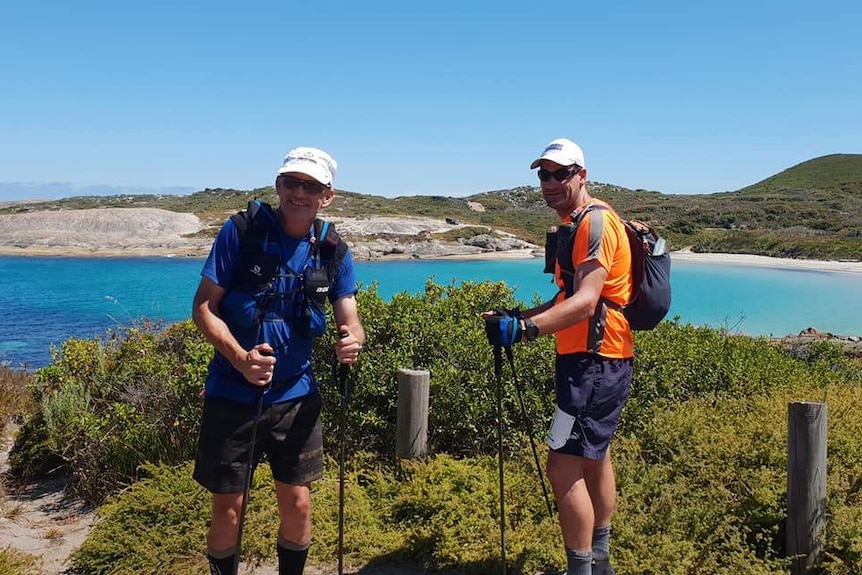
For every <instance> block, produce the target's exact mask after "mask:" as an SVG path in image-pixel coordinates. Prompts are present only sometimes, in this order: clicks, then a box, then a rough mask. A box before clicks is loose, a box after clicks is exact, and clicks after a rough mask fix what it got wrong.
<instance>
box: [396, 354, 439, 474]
mask: <svg viewBox="0 0 862 575" xmlns="http://www.w3.org/2000/svg"><path fill="white" fill-rule="evenodd" d="M430 382H431V372H429V371H428V370H427V369H399V370H398V414H397V418H396V421H395V454H396V455H397V456H398V457H400V458H402V459H411V458H414V457H423V456H424V455H425V454H426V453H427V452H428V389H429V386H430Z"/></svg>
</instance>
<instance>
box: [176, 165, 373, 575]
mask: <svg viewBox="0 0 862 575" xmlns="http://www.w3.org/2000/svg"><path fill="white" fill-rule="evenodd" d="M336 169H337V164H336V162H335V160H334V159H332V158H331V157H330V156H329V155H328V154H327V153H326V152H324V151H322V150H319V149H316V148H295V149H293V150H291V151H290V152H289V153H288V154H287V156H286V157H285V160H284V164H283V166H282V167H281V169H279V171H278V175H277V177H276V180H275V189H276V192H277V193H278V198H279V207H278V209H275V210H273V209H271V208H269V206H267V205H266V204H256V205H255V206H256V207H257V208H258V209H256V213H254V214H252V213H251V212H252V210H251V209H250V210H249V212H248V213H246V218H245V219H236V218H231V219H229V220H228V221H226V222H225V224H224V225H223V226H222V228H221V230H220V232H219V234H218V237H217V238H216V240H215V242H214V243H213V246H212V249H211V251H210V254H209V258H208V259H207V261H206V263H205V264H204V268H203V271H202V272H201V276H202V277H201V282H200V285H199V286H198V289H197V293H196V294H195V298H194V307H193V311H192V318H193V320H194V322H195V325H197V326H198V328H199V329H200V330H201V332H203V334H204V335H205V337H206V338H207V339H208V340H209V341H210V342H211V343H212V344H213V346H214V347H215V355H214V357H213V360H212V362H211V363H210V368H209V375H208V377H207V381H206V402H205V405H204V414H203V419H202V425H201V435H200V440H199V445H198V454H197V457H196V460H195V470H194V477H195V479H196V480H197V481H198V482H199V483H200V484H201V485H203V486H204V487H205V488H206V489H207V490H209V491H210V492H211V493H212V521H211V523H210V529H209V533H208V535H207V555H208V558H209V562H210V570H211V572H212V573H215V574H228V573H233V572H234V568H235V565H236V562H237V561H238V557H237V549H236V543H237V535H238V529H239V516H240V513H241V509H242V503H243V491H244V487H245V479H246V470H247V468H248V463H249V460H248V457H249V451H250V449H249V448H250V444H251V436H252V428H253V425H254V420H255V416H256V414H257V409H258V400H259V399H260V397H261V396H260V394H263V403H262V405H263V414H262V417H261V418H260V419H259V423H258V428H257V434H256V438H257V440H256V442H255V454H254V457H255V459H254V463H255V464H256V463H257V461H258V458H259V457H260V455H261V454H262V453H263V452H266V453H267V455H268V458H269V462H270V467H271V469H272V474H273V477H274V478H275V489H276V497H277V500H278V511H279V516H280V519H281V523H280V526H279V531H278V543H277V551H278V559H279V574H280V575H283V574H300V573H302V570H303V567H304V565H305V559H306V556H307V554H308V546H309V544H310V541H311V523H310V518H309V517H310V504H311V498H310V485H311V482H312V481H315V480H317V479H320V478H321V477H322V475H323V438H322V430H321V424H320V411H321V401H320V396H319V393H318V382H317V379H316V378H315V375H314V373H313V371H312V368H311V351H312V345H313V343H314V340H315V338H316V337H317V336H319V335H321V334H322V333H323V332H324V331H325V328H326V315H325V310H324V307H323V305H324V302H325V300H326V299H329V301H330V303H331V305H332V308H333V312H334V317H335V322H336V324H337V328H338V332H339V334H340V338H339V339H338V341H337V342H336V344H335V356H336V358H337V359H338V361H339V362H341V363H343V364H352V363H354V362H356V360H357V358H358V356H359V351H360V350H361V349H362V344H363V343H364V341H365V331H364V330H363V328H362V325H361V323H360V321H359V314H358V311H357V308H356V299H355V295H356V292H357V287H356V280H355V277H354V273H353V259H352V257H351V255H350V251H349V250H348V249H347V247H346V244H344V243H343V241H341V240H338V238H337V235H336V238H335V239H336V240H337V243H338V247H337V248H336V249H323V248H324V247H326V245H325V244H326V240H327V235H326V230H327V229H328V227H327V226H328V224H325V223H323V224H322V225H321V223H320V221H319V220H318V221H317V222H315V219H316V217H317V212H318V210H320V209H321V208H324V207H326V206H328V205H329V204H330V203H331V202H332V199H333V196H334V190H333V187H332V185H333V182H334V180H335V174H336ZM329 243H330V244H332V239H331V236H330V242H329ZM328 247H329V248H331V247H332V245H330V246H328Z"/></svg>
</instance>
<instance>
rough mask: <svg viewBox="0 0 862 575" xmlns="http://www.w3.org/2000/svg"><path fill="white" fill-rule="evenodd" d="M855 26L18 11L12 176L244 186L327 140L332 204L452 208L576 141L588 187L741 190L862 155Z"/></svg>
mask: <svg viewBox="0 0 862 575" xmlns="http://www.w3.org/2000/svg"><path fill="white" fill-rule="evenodd" d="M414 4H415V5H414ZM701 4H702V5H701ZM860 22H862V3H860V2H858V1H853V2H851V1H840V2H839V1H835V2H832V1H829V0H824V1H823V2H819V3H816V4H815V3H811V2H798V1H796V0H786V1H781V2H779V1H771V0H765V1H760V0H748V1H746V2H740V1H737V0H726V1H724V2H709V3H698V2H691V1H688V2H681V1H680V2H677V1H673V2H671V1H661V0H655V1H653V2H635V1H626V0H620V1H617V2H598V1H596V2H575V1H569V2H558V3H536V2H518V3H509V2H505V1H495V2H487V3H486V2H481V3H472V4H471V3H468V2H464V1H463V0H459V1H457V2H455V1H449V0H439V1H436V2H433V3H409V2H376V1H373V0H370V1H367V2H349V3H348V2H329V3H324V2H303V3H299V2H291V1H287V0H282V1H281V2H270V1H268V0H263V1H257V2H235V1H234V2H222V1H221V0H210V1H208V2H197V1H195V2H177V1H172V2H166V1H162V0H155V1H149V2H141V1H130V2H117V1H116V0H112V1H110V2H107V1H99V2H95V1H88V0H80V1H75V2H68V1H66V2H62V3H61V2H56V1H53V0H52V1H41V0H31V1H27V2H25V1H24V0H13V2H9V3H7V4H6V5H5V6H4V8H3V9H2V12H0V182H4V183H10V182H29V183H35V184H38V185H37V186H36V187H32V186H31V187H30V188H28V190H29V191H28V192H27V193H28V194H29V195H37V194H38V193H39V192H38V189H39V186H41V184H43V183H49V182H51V183H58V182H59V183H66V184H65V185H66V186H67V188H74V187H84V186H94V185H101V186H122V187H127V188H128V187H135V189H140V188H170V189H172V188H186V189H193V190H199V189H203V188H213V187H234V188H240V189H251V188H255V187H260V186H264V185H268V184H270V183H272V181H273V179H274V174H275V172H276V170H277V168H278V166H279V165H280V163H281V159H282V157H283V156H284V154H285V153H286V152H287V150H288V149H289V148H291V147H294V146H299V145H312V146H318V147H321V148H323V149H325V150H327V151H329V152H330V153H331V154H332V155H333V156H334V157H335V158H336V159H337V160H338V162H339V175H338V178H337V180H336V187H338V188H340V189H346V190H351V191H357V192H362V193H368V194H380V195H386V196H396V195H411V194H440V195H451V196H460V195H467V194H473V193H478V192H482V191H488V190H495V189H502V188H510V187H514V186H518V185H533V184H535V183H536V181H537V180H536V178H535V174H534V173H533V172H531V171H530V170H529V164H530V162H531V160H532V159H534V158H535V157H536V155H537V154H538V153H539V152H540V151H541V149H542V148H543V147H544V145H545V144H546V143H547V142H548V141H549V140H551V139H553V138H556V137H569V138H571V139H573V140H575V141H576V142H578V143H579V144H580V145H581V147H582V148H583V149H584V152H585V156H586V164H587V168H588V177H589V179H591V180H596V181H601V182H610V183H614V184H619V185H623V186H626V187H630V188H646V189H653V190H660V191H663V192H666V193H704V192H715V191H726V190H735V189H738V188H740V187H743V186H745V185H748V184H751V183H754V182H756V181H758V180H761V179H763V178H765V177H767V176H770V175H772V174H774V173H776V172H778V171H781V170H783V169H786V168H788V167H790V166H792V165H794V164H797V163H799V162H801V161H804V160H807V159H811V158H813V157H817V156H821V155H825V154H831V153H862V35H860V33H859V30H858V27H859V23H860ZM12 189H13V188H10V187H9V186H2V187H0V201H2V200H9V199H18V198H16V197H14V196H15V195H16V192H14V191H10V190H12ZM21 193H23V192H18V193H17V194H18V195H21Z"/></svg>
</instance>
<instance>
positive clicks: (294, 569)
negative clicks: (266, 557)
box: [275, 537, 311, 575]
mask: <svg viewBox="0 0 862 575" xmlns="http://www.w3.org/2000/svg"><path fill="white" fill-rule="evenodd" d="M309 545H311V542H310V541H309V542H308V543H304V544H300V543H294V542H293V541H288V540H287V539H282V538H281V537H279V538H278V544H277V545H276V546H275V551H276V553H278V575H302V570H303V569H304V568H305V558H306V557H308V547H309Z"/></svg>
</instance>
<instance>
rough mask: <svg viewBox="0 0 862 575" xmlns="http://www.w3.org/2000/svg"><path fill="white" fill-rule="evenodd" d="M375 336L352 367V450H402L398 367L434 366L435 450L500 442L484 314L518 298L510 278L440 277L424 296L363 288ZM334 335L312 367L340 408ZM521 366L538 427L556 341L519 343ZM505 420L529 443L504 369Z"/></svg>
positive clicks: (330, 405)
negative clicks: (383, 294)
mask: <svg viewBox="0 0 862 575" xmlns="http://www.w3.org/2000/svg"><path fill="white" fill-rule="evenodd" d="M358 305H359V309H360V313H361V316H362V321H363V325H364V327H365V330H366V333H367V341H366V343H365V346H364V350H363V352H362V357H361V360H360V361H359V362H358V364H356V365H355V366H354V367H352V368H351V375H350V377H351V381H352V382H353V388H354V391H353V394H352V396H351V400H350V410H351V412H352V413H353V414H354V415H353V417H352V421H351V426H350V429H349V430H348V442H349V445H350V449H353V450H363V451H369V452H373V453H377V454H379V455H380V456H382V457H389V456H392V455H393V454H394V447H395V422H396V411H397V400H398V397H397V396H398V370H399V369H402V368H406V369H427V370H429V371H430V373H431V384H430V386H431V387H430V407H429V416H428V419H429V421H428V430H429V432H428V448H429V451H431V452H432V453H449V454H453V455H462V456H463V455H476V454H480V453H486V454H488V453H494V452H495V449H496V440H495V439H494V438H495V433H496V431H495V430H496V417H497V416H496V413H497V400H496V389H497V382H496V378H495V376H494V358H493V352H492V348H491V346H490V345H489V343H488V340H487V337H486V335H485V331H484V321H483V320H482V317H481V313H482V312H483V311H485V310H488V309H493V308H495V307H508V308H511V307H513V306H514V305H515V302H514V300H513V299H512V291H511V289H510V288H509V287H508V286H506V285H505V284H503V283H502V282H497V283H473V282H464V283H462V284H460V285H448V286H442V285H438V284H436V283H434V281H433V278H432V279H429V280H428V282H427V283H426V285H425V290H424V291H423V292H422V293H420V294H409V293H406V292H402V293H399V294H395V295H394V296H393V297H392V298H391V300H390V301H388V302H385V301H383V300H382V299H381V298H380V296H379V295H378V294H377V291H376V286H371V288H370V289H367V290H363V291H362V292H361V293H360V295H359V301H358ZM333 337H334V336H333V334H332V333H329V334H327V336H326V339H325V341H324V342H322V344H321V345H318V346H317V347H316V348H315V355H314V365H315V370H316V373H317V374H318V379H320V380H321V382H322V386H321V388H322V392H323V397H324V406H325V409H326V411H327V412H328V413H331V414H337V413H338V409H339V408H340V401H341V397H340V395H339V394H338V392H337V390H336V389H335V388H334V386H332V385H331V382H332V376H331V361H332V347H331V344H332V341H333ZM514 359H515V366H516V369H517V371H518V376H519V383H521V384H522V387H523V391H524V393H523V397H524V401H525V404H526V407H527V411H528V413H529V414H530V418H531V419H537V420H539V421H538V422H536V421H534V422H533V423H534V425H537V424H542V425H543V424H544V421H545V418H546V417H548V416H549V414H550V413H551V402H552V398H551V397H550V396H549V394H548V393H547V389H550V388H552V386H553V377H554V376H553V364H552V362H553V342H552V341H551V339H550V338H543V339H542V340H540V341H537V342H535V344H531V345H518V346H516V348H515V351H514ZM504 367H505V369H504V375H503V378H502V385H503V391H504V414H503V419H504V425H505V427H506V429H507V430H508V431H507V438H506V441H507V446H508V447H518V446H520V445H522V444H523V441H524V438H525V437H526V435H525V433H524V431H525V430H524V423H523V420H522V416H521V412H520V406H519V403H518V398H517V394H516V388H515V386H514V385H513V379H512V374H511V372H510V370H509V368H508V366H504ZM337 422H338V418H337V417H332V416H330V417H328V418H327V417H324V426H325V428H326V436H327V437H328V438H330V441H331V442H334V441H336V438H337V435H336V429H335V426H336V424H337Z"/></svg>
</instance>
